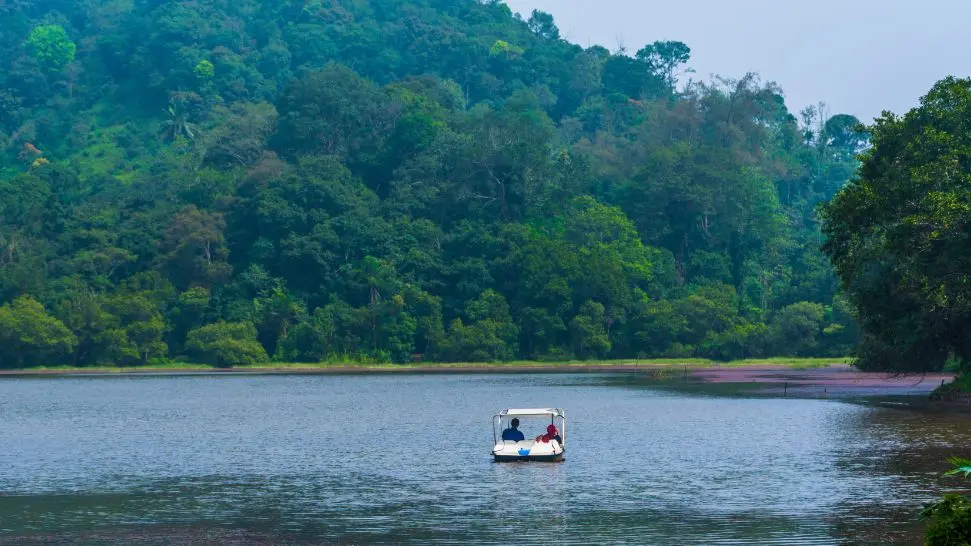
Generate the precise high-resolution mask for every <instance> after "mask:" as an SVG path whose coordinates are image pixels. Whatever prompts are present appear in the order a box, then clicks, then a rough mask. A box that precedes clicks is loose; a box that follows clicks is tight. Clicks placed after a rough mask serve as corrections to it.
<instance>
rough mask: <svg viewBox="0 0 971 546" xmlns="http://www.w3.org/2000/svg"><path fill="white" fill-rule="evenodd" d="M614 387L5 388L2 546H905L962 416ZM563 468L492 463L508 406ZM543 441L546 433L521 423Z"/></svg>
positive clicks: (569, 382)
mask: <svg viewBox="0 0 971 546" xmlns="http://www.w3.org/2000/svg"><path fill="white" fill-rule="evenodd" d="M656 387H657V386H656V385H651V384H649V383H644V382H640V381H635V380H633V379H632V378H630V377H628V376H623V375H599V374H596V375H496V376H490V375H425V376H327V375H318V376H255V375H254V376H235V375H234V376H224V375H212V376H193V377H173V376H157V377H111V378H108V377H105V378H98V377H75V378H18V379H2V380H0V543H23V542H29V541H33V542H37V543H40V542H45V541H47V542H86V543H92V544H102V543H105V544H113V543H124V544H134V543H137V544H192V543H199V542H205V541H210V542H212V543H235V544H279V543H291V544H333V543H348V542H353V543H374V542H385V543H386V542H394V543H422V544H428V543H454V542H458V541H463V542H475V543H500V542H502V543H511V542H515V543H522V544H537V543H564V542H566V543H584V544H590V543H600V544H605V543H639V544H753V543H758V544H853V543H859V544H867V543H871V544H872V543H890V542H898V543H913V542H914V541H915V534H914V533H915V532H919V528H918V527H917V525H916V523H915V515H916V513H917V511H918V510H919V508H920V505H921V503H922V502H924V501H926V500H928V499H930V498H933V497H935V496H937V495H938V494H939V493H940V492H941V491H942V490H943V488H945V487H949V486H951V487H955V486H959V485H960V480H954V479H948V478H941V477H939V474H940V472H941V471H942V470H944V469H946V468H947V465H946V463H945V459H946V457H948V456H951V455H961V454H963V455H968V453H967V452H966V451H965V452H963V453H962V452H961V450H962V449H965V450H966V449H967V446H971V416H969V415H960V414H957V415H956V414H943V413H928V412H918V411H912V410H902V409H894V408H892V407H882V406H880V405H879V404H875V403H874V404H866V403H854V402H848V401H845V400H843V401H840V400H800V399H791V398H790V399H781V398H765V397H751V396H749V397H746V396H729V397H726V396H714V395H710V394H705V393H704V392H703V391H699V392H692V391H691V390H690V389H688V390H685V389H671V388H656ZM535 406H557V407H563V408H566V409H567V413H568V421H567V423H568V426H567V433H568V436H567V460H566V462H564V463H560V464H540V463H530V464H497V463H493V462H492V460H491V458H490V456H489V450H490V448H491V445H492V430H491V424H490V420H491V417H492V415H493V414H494V413H495V412H496V411H497V410H499V409H501V408H505V407H535ZM523 428H524V429H525V432H526V435H527V436H530V435H535V434H539V433H540V429H541V424H539V423H536V424H535V425H532V426H530V424H528V423H527V424H526V426H524V427H523Z"/></svg>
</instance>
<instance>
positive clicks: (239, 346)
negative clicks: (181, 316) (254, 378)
mask: <svg viewBox="0 0 971 546" xmlns="http://www.w3.org/2000/svg"><path fill="white" fill-rule="evenodd" d="M185 348H186V351H188V352H189V354H190V355H191V356H193V357H194V358H197V359H199V361H200V362H205V363H207V364H212V365H214V366H218V367H232V366H236V365H247V364H259V363H261V362H266V361H268V360H269V358H268V357H267V355H266V350H264V349H263V346H262V345H260V344H259V342H258V341H257V340H256V328H255V327H254V326H253V325H252V324H250V323H242V322H217V323H216V324H209V325H206V326H203V327H201V328H197V329H195V330H193V331H191V332H189V335H188V339H187V341H186V344H185Z"/></svg>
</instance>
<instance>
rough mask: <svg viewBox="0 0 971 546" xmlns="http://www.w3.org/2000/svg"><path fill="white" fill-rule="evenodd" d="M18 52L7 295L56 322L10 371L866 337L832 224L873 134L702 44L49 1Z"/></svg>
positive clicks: (4, 101)
mask: <svg viewBox="0 0 971 546" xmlns="http://www.w3.org/2000/svg"><path fill="white" fill-rule="evenodd" d="M55 22H56V23H55ZM58 25H62V26H58ZM0 31H2V32H0V45H2V46H6V51H8V52H10V55H7V56H5V57H4V58H2V59H0V305H8V306H13V305H14V303H13V302H15V301H21V300H19V299H18V298H21V297H30V298H32V300H31V301H35V302H39V304H41V305H42V306H43V308H44V309H47V310H50V311H49V313H50V314H49V315H47V314H46V313H47V311H44V312H43V313H41V312H39V311H36V310H35V311H36V312H35V311H31V312H30V313H27V312H26V311H23V312H24V313H26V315H24V316H28V317H33V318H30V319H29V320H28V319H27V318H18V319H16V320H19V321H21V322H18V323H17V324H20V325H21V326H18V327H21V328H28V326H25V325H29V327H30V328H35V329H39V330H41V331H44V332H47V334H45V335H46V336H47V337H46V338H38V337H30V336H26V334H16V335H22V337H24V339H27V338H29V339H30V340H31V341H30V342H29V343H26V342H24V343H21V344H20V345H9V347H17V349H16V351H15V352H12V350H7V353H4V354H5V356H4V357H3V358H4V360H3V364H2V365H3V366H19V365H26V364H27V363H35V362H41V361H46V360H51V361H53V362H55V363H59V362H62V361H63V362H64V363H70V364H73V365H75V366H103V365H108V364H120V365H144V364H146V363H148V362H151V361H153V360H158V359H162V358H183V357H187V358H190V359H202V360H205V361H207V362H213V363H217V364H219V365H235V364H239V363H251V362H260V361H263V360H265V359H266V358H267V355H272V356H273V357H274V358H275V359H279V360H284V361H304V362H320V361H332V360H334V361H336V360H342V361H347V360H355V359H356V360H362V361H368V362H395V363H406V362H411V361H429V360H431V361H435V360H438V361H489V362H491V361H505V360H512V359H517V358H527V359H545V360H551V359H553V360H564V359H573V358H578V359H595V358H604V359H609V358H635V357H643V356H672V357H679V358H689V357H706V358H715V359H720V360H725V359H735V358H750V357H764V356H768V355H782V354H785V355H790V354H798V355H806V356H841V355H844V354H846V353H848V352H849V351H851V350H852V348H853V346H854V345H855V343H856V341H857V339H858V335H857V332H858V329H857V327H856V323H855V319H854V316H853V312H852V311H853V310H852V309H851V308H850V306H849V305H847V304H846V302H845V300H844V299H842V298H841V297H840V296H839V294H838V282H837V278H836V276H835V274H834V273H833V271H832V268H831V267H830V265H829V264H828V263H827V261H826V259H825V257H824V256H823V255H822V253H821V252H820V250H819V242H820V240H821V233H820V230H819V221H818V215H817V214H816V212H815V209H816V206H817V204H819V203H820V202H823V201H826V200H828V199H829V198H831V197H832V196H833V194H834V193H835V192H836V191H837V190H838V189H839V188H840V187H841V186H842V185H843V184H844V183H845V182H846V180H847V179H848V178H849V177H850V176H851V175H852V173H853V172H854V170H855V169H856V167H857V161H856V159H855V154H857V153H858V152H860V151H861V150H863V149H864V148H865V147H866V144H867V139H866V136H865V134H863V133H858V132H855V128H856V127H857V125H858V120H856V118H853V117H852V116H848V115H843V114H838V115H835V116H832V117H826V116H824V115H823V114H822V112H823V111H824V110H823V109H819V108H811V109H807V110H805V111H804V115H803V116H802V118H801V121H800V119H797V117H796V116H794V115H792V114H791V113H790V112H789V111H788V110H787V109H786V106H785V104H784V101H783V99H782V97H783V95H782V91H781V90H780V89H778V87H777V86H775V85H774V84H771V83H763V82H762V81H761V80H760V79H759V78H758V77H757V76H755V75H752V74H748V75H744V76H743V77H741V78H738V79H730V78H713V79H711V80H710V81H706V82H681V81H679V80H680V79H682V76H683V75H684V74H686V73H689V72H690V54H691V50H690V48H689V47H688V46H687V45H686V44H684V43H682V42H678V41H659V42H654V43H652V44H646V45H645V46H644V47H642V48H641V49H638V50H637V52H636V53H634V54H633V55H628V54H627V53H626V52H624V51H618V52H614V53H611V52H610V51H608V50H607V49H605V48H603V47H600V46H593V47H589V48H586V49H585V48H582V47H580V46H578V45H576V44H571V43H569V42H568V41H566V40H564V39H563V38H562V36H561V34H560V31H559V29H558V28H557V26H556V23H555V21H554V19H553V17H552V16H551V15H550V14H548V13H544V12H541V11H534V12H533V13H532V14H531V15H530V16H529V17H527V18H525V20H524V18H522V17H517V16H515V15H513V14H512V13H511V11H510V10H509V8H508V7H507V6H506V5H505V4H504V3H502V2H496V1H487V2H484V1H476V0H456V1H452V2H444V1H442V0H395V1H387V2H374V1H371V0H360V1H354V2H333V1H324V0H314V1H310V2H303V3H299V5H294V4H292V3H287V2H271V1H269V0H239V1H238V2H235V3H226V2H221V1H215V0H202V1H198V2H134V3H130V2H129V3H127V4H125V5H124V6H120V5H119V4H117V3H113V2H110V1H108V0H92V1H89V2H74V3H71V2H61V1H55V2H53V3H51V2H49V3H46V4H44V5H43V6H42V5H41V4H38V3H33V4H32V3H29V2H28V3H25V4H23V5H22V6H21V7H18V8H17V9H10V10H0ZM69 35H70V36H71V37H73V38H74V40H75V41H76V42H77V48H76V49H75V46H74V44H73V43H72V42H71V40H70V39H69V38H68V36H69ZM75 55H76V58H75ZM849 293H850V294H851V295H852V291H849ZM25 301H26V300H25ZM31 308H32V307H31ZM7 309H8V311H5V313H7V314H10V313H13V311H12V307H8V308H7ZM25 309H26V308H25ZM11 316H13V315H11ZM17 316H19V315H17ZM45 317H46V318H45ZM8 320H14V319H8ZM864 320H867V317H864ZM57 324H61V325H62V326H63V327H65V328H67V329H68V330H69V333H70V335H71V336H73V338H71V337H70V336H65V335H62V334H63V333H64V332H63V331H61V330H60V329H58V327H57V326H56V325H57ZM11 331H13V330H11ZM23 331H24V332H26V331H27V330H23ZM10 335H14V334H10ZM872 338H873V336H872V335H869V334H868V338H867V339H872ZM18 339H20V338H18ZM38 339H46V340H47V341H37V340H38ZM72 339H73V341H72ZM20 341H23V339H20ZM20 341H18V343H20Z"/></svg>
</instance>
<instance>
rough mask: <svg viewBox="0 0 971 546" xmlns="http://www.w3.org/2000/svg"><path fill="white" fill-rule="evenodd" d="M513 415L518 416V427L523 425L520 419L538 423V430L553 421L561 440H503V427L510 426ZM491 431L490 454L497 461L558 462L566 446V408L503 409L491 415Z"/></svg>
mask: <svg viewBox="0 0 971 546" xmlns="http://www.w3.org/2000/svg"><path fill="white" fill-rule="evenodd" d="M513 418H517V419H519V421H520V430H521V429H522V428H523V427H522V424H523V423H536V424H539V425H541V430H545V429H546V425H547V424H548V423H552V424H553V425H555V426H556V428H557V431H558V432H559V433H560V437H561V438H562V439H563V444H562V445H561V444H560V442H557V441H556V440H550V441H549V442H537V441H536V440H533V439H529V438H527V439H526V440H523V441H520V442H513V441H511V440H503V439H502V431H503V430H505V429H506V428H507V427H509V423H510V422H511V421H512V420H513ZM492 435H493V439H494V441H495V447H493V448H492V456H493V457H494V458H495V462H497V463H510V462H526V461H533V462H544V463H557V462H560V461H562V460H563V454H564V452H565V450H566V412H565V411H563V410H562V409H560V408H545V409H535V408H534V409H504V410H502V411H500V412H499V413H497V414H495V416H493V418H492Z"/></svg>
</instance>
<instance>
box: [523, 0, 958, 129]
mask: <svg viewBox="0 0 971 546" xmlns="http://www.w3.org/2000/svg"><path fill="white" fill-rule="evenodd" d="M506 3H507V4H508V5H509V7H510V8H512V10H513V11H515V12H519V13H522V14H523V17H524V18H528V17H529V14H530V13H531V12H532V10H533V9H540V10H542V11H546V12H549V13H552V14H553V16H554V18H555V19H556V22H557V26H559V27H560V32H561V34H562V35H563V37H564V38H566V39H568V40H570V41H571V42H575V43H578V44H580V45H583V46H585V47H586V46H588V45H594V44H600V45H603V46H605V47H607V48H608V49H610V50H612V51H613V50H615V49H617V45H618V43H622V44H624V45H625V46H626V47H627V50H628V51H629V52H631V53H633V52H636V51H637V50H638V49H640V48H641V47H643V46H644V45H645V44H647V43H650V42H653V41H655V40H679V41H682V42H684V43H686V44H687V45H688V46H689V47H691V56H692V59H691V63H690V64H691V67H692V68H694V69H695V71H696V74H694V75H690V76H691V77H694V78H695V79H705V80H707V79H708V77H709V75H710V74H713V73H714V74H720V75H722V76H729V77H741V76H743V75H744V74H745V73H746V72H758V73H759V74H760V75H761V76H762V78H763V79H764V80H771V81H775V82H776V83H778V84H779V85H780V86H782V89H783V90H784V91H785V95H786V103H787V105H788V107H789V110H790V111H792V112H798V111H799V110H801V109H802V108H803V107H804V106H806V105H809V104H815V103H817V102H819V101H823V102H825V103H826V104H827V105H828V107H829V113H830V114H837V113H841V112H846V113H850V114H854V115H856V116H858V117H859V118H860V119H861V120H863V121H864V122H870V121H871V119H872V118H873V117H874V116H877V115H879V114H880V111H881V110H890V111H893V112H895V113H903V112H905V111H907V110H908V109H910V108H911V107H913V106H914V105H916V104H917V102H918V101H919V99H920V96H921V95H924V94H925V93H926V92H927V91H928V90H929V89H930V87H931V86H932V85H933V84H934V82H936V81H937V80H939V79H941V78H943V77H945V76H947V75H949V74H952V75H955V76H960V77H967V76H968V75H969V74H971V48H969V47H968V36H969V32H968V25H969V24H971V1H968V0H880V1H877V0H813V1H811V2H810V1H797V0H665V1H657V0H506Z"/></svg>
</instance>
